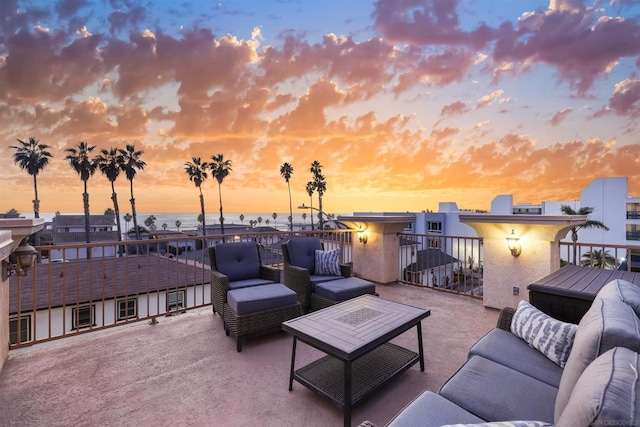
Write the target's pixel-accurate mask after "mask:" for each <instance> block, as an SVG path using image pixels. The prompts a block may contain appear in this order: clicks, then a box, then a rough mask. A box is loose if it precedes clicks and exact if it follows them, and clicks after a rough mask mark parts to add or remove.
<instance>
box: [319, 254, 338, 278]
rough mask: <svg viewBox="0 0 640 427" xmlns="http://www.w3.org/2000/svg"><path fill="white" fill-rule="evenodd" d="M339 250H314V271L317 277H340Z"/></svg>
mask: <svg viewBox="0 0 640 427" xmlns="http://www.w3.org/2000/svg"><path fill="white" fill-rule="evenodd" d="M339 260H340V248H338V249H334V250H332V251H319V250H316V271H315V272H314V273H315V274H316V275H318V276H340V261H339Z"/></svg>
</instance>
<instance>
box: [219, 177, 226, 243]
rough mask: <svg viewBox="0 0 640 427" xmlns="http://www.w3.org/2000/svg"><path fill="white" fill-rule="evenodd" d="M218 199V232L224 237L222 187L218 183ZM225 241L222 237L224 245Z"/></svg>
mask: <svg viewBox="0 0 640 427" xmlns="http://www.w3.org/2000/svg"><path fill="white" fill-rule="evenodd" d="M218 197H219V198H220V232H221V233H222V235H223V236H224V215H223V214H222V185H220V182H218ZM224 241H225V239H224V237H222V242H223V243H224Z"/></svg>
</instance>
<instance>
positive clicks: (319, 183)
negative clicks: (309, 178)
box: [311, 160, 327, 230]
mask: <svg viewBox="0 0 640 427" xmlns="http://www.w3.org/2000/svg"><path fill="white" fill-rule="evenodd" d="M311 173H312V174H313V182H314V184H315V190H316V191H317V192H318V218H319V219H320V230H323V229H324V226H323V219H322V196H324V193H325V191H327V182H326V181H325V178H324V175H322V165H321V164H320V162H319V161H317V160H314V161H313V163H311Z"/></svg>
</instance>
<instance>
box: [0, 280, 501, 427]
mask: <svg viewBox="0 0 640 427" xmlns="http://www.w3.org/2000/svg"><path fill="white" fill-rule="evenodd" d="M378 292H379V293H380V296H381V297H383V298H387V299H390V300H393V301H398V302H404V303H407V304H412V305H416V306H421V307H426V308H430V309H431V316H430V317H428V318H427V319H425V320H424V321H423V328H422V330H423V338H424V346H425V362H426V369H425V372H420V369H419V367H418V366H417V365H414V366H413V367H411V368H410V369H409V370H408V371H407V372H405V373H403V374H402V375H400V376H399V377H398V378H396V379H395V380H394V381H392V382H391V383H390V384H388V385H387V386H385V387H384V388H383V389H381V390H380V391H379V392H378V393H376V394H374V395H373V396H371V397H370V398H368V399H367V400H366V401H364V402H363V403H362V404H360V405H359V406H357V407H356V408H355V409H354V412H353V417H352V424H353V425H358V424H360V423H361V422H362V421H364V420H370V421H371V422H373V423H375V424H376V425H378V426H383V425H385V424H386V423H387V422H388V421H389V420H390V419H391V418H392V417H393V415H394V414H396V413H397V412H398V411H400V410H401V409H402V408H403V407H404V406H405V405H406V404H407V403H408V402H409V401H410V400H411V399H412V398H413V397H415V396H416V395H417V394H418V393H420V392H421V391H422V390H425V389H429V390H434V391H437V390H438V389H439V388H440V386H441V385H442V384H443V383H444V382H445V381H446V379H447V378H448V377H449V376H450V375H452V374H453V373H454V372H455V371H456V369H457V368H458V367H459V366H460V365H461V364H462V363H463V362H464V360H465V359H466V354H467V351H468V349H469V348H470V346H471V345H472V344H473V343H474V342H475V341H476V340H477V339H479V338H480V337H481V336H482V335H484V334H485V333H486V332H487V331H489V330H490V329H491V328H492V327H494V326H495V324H496V320H497V317H498V311H497V310H492V309H486V308H484V307H483V305H482V301H481V300H477V299H471V298H468V297H464V296H459V295H453V294H448V293H444V292H438V291H435V290H430V289H423V288H418V287H414V286H409V285H403V284H391V285H378ZM415 334H416V332H415V329H412V330H411V331H408V332H407V333H405V334H403V335H402V336H400V337H398V338H396V339H394V340H393V342H395V343H398V344H400V345H403V346H406V347H408V348H410V349H416V348H417V340H416V336H415ZM291 342H292V340H291V337H290V336H288V335H287V334H285V333H279V334H275V335H269V336H265V337H262V338H258V339H253V340H249V341H247V342H246V343H245V344H244V347H243V351H242V353H237V352H236V345H235V340H234V339H232V338H230V337H227V336H225V333H224V330H223V327H222V320H221V319H220V317H218V316H217V315H214V314H213V313H212V311H211V309H210V308H207V309H199V310H194V311H190V312H187V313H185V314H180V315H177V316H172V317H161V318H159V319H158V323H157V324H155V325H149V324H148V323H146V322H140V323H137V324H132V325H127V326H124V327H121V328H116V329H108V330H105V331H101V332H95V333H90V334H85V335H82V336H78V337H75V338H70V339H66V340H61V341H54V342H51V343H47V344H41V345H36V346H34V347H30V348H25V349H21V350H15V351H12V352H10V354H9V358H8V360H7V362H6V363H5V366H4V369H3V370H2V372H1V373H0V408H2V410H1V411H0V424H1V425H7V426H10V425H20V426H25V425H27V426H36V425H49V426H55V425H87V426H89V425H91V426H94V425H119V426H125V425H136V426H161V425H189V426H198V425H216V426H242V425H262V426H301V425H305V426H333V425H335V426H338V425H342V422H343V419H342V413H341V412H340V410H338V408H336V407H335V406H333V405H332V404H331V403H330V402H329V401H327V400H325V399H324V398H321V397H319V396H317V395H316V394H314V393H313V392H312V391H310V390H308V389H307V388H306V387H303V386H302V385H300V384H298V383H294V389H293V392H289V391H288V377H289V368H290V358H291ZM321 354H322V353H320V352H319V351H317V350H315V349H312V348H311V347H308V346H306V345H304V344H302V343H300V344H298V350H297V362H296V366H302V365H303V364H305V363H307V362H311V361H312V360H315V359H317V358H318V357H319V356H320V355H321Z"/></svg>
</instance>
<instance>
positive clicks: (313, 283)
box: [309, 274, 344, 292]
mask: <svg viewBox="0 0 640 427" xmlns="http://www.w3.org/2000/svg"><path fill="white" fill-rule="evenodd" d="M340 279H344V277H342V276H316V275H315V274H312V275H311V276H310V277H309V280H310V281H311V292H315V291H316V285H317V284H318V283H324V282H330V281H332V280H340Z"/></svg>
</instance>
